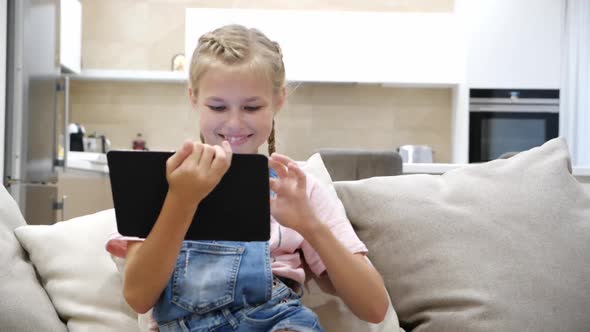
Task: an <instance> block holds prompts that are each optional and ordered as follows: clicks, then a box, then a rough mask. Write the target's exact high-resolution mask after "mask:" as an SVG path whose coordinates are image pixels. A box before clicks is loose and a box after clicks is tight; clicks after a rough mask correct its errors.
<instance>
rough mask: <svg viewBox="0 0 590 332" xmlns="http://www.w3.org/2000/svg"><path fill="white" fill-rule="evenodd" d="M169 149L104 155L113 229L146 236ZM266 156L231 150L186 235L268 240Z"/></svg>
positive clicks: (159, 200)
mask: <svg viewBox="0 0 590 332" xmlns="http://www.w3.org/2000/svg"><path fill="white" fill-rule="evenodd" d="M172 154H173V153H172V152H157V151H127V150H125V151H124V150H112V151H109V152H108V154H107V160H108V165H109V176H110V179H111V189H112V194H113V203H114V207H115V215H116V218H117V228H118V231H119V233H120V234H121V235H124V236H136V237H140V238H145V237H147V235H148V234H149V232H150V230H151V229H152V227H153V225H154V224H155V222H156V220H157V218H158V216H159V214H160V210H161V208H162V205H163V203H164V199H165V197H166V193H167V191H168V182H167V181H166V160H167V159H168V158H169V157H170V156H171V155H172ZM268 182H269V168H268V159H267V158H266V156H264V155H259V154H234V155H233V157H232V163H231V166H230V168H229V170H228V171H227V172H226V174H225V175H224V176H223V178H222V179H221V181H220V182H219V184H218V185H217V186H216V187H215V188H214V189H213V191H211V193H210V194H209V195H208V196H207V197H205V199H203V201H201V203H200V204H199V206H198V208H197V211H196V213H195V216H194V218H193V222H192V223H191V225H190V227H189V229H188V231H187V234H186V236H185V240H218V241H268V239H269V238H270V202H269V184H268Z"/></svg>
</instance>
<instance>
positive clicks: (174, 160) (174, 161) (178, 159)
mask: <svg viewBox="0 0 590 332" xmlns="http://www.w3.org/2000/svg"><path fill="white" fill-rule="evenodd" d="M191 152H193V144H192V143H191V141H189V140H186V141H184V143H183V144H182V146H181V147H180V149H179V150H178V151H176V152H175V153H174V154H173V155H172V156H170V158H168V160H166V167H167V168H168V169H169V170H171V171H172V170H175V169H177V168H178V166H180V164H182V162H183V161H184V160H185V159H186V158H187V157H188V156H189V155H190V154H191Z"/></svg>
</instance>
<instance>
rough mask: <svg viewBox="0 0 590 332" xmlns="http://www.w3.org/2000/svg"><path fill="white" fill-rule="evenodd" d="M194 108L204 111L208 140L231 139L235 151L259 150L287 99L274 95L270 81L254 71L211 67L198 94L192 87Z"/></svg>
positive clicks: (203, 129)
mask: <svg viewBox="0 0 590 332" xmlns="http://www.w3.org/2000/svg"><path fill="white" fill-rule="evenodd" d="M189 95H190V99H191V102H192V104H193V106H194V107H196V108H197V109H198V110H199V111H200V127H201V133H202V134H203V137H204V139H205V143H207V144H210V145H221V142H223V141H224V140H227V141H228V142H229V144H230V145H231V147H232V151H233V152H234V153H258V148H259V147H260V146H261V145H262V144H264V143H265V142H266V141H267V140H268V137H269V135H270V132H271V130H272V120H273V117H274V114H275V113H276V111H278V110H279V109H280V107H281V106H282V104H283V101H284V89H283V91H281V94H280V96H273V93H272V86H271V82H270V80H268V79H266V78H265V77H264V76H263V75H256V73H253V72H252V71H251V70H244V69H236V68H211V69H209V70H207V71H206V72H205V74H204V75H203V77H202V78H201V80H200V82H199V87H198V95H194V94H193V89H191V88H190V87H189Z"/></svg>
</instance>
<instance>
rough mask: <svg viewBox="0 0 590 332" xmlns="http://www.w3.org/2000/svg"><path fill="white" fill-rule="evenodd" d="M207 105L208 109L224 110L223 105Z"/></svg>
mask: <svg viewBox="0 0 590 332" xmlns="http://www.w3.org/2000/svg"><path fill="white" fill-rule="evenodd" d="M207 107H209V109H210V110H212V111H215V112H221V111H223V110H225V106H213V105H207Z"/></svg>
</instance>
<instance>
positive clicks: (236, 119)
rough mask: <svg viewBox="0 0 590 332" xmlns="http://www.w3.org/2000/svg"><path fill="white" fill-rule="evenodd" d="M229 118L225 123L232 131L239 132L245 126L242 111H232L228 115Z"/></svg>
mask: <svg viewBox="0 0 590 332" xmlns="http://www.w3.org/2000/svg"><path fill="white" fill-rule="evenodd" d="M227 114H228V117H227V119H226V121H225V124H226V125H227V127H229V128H230V129H231V130H232V131H234V130H235V131H238V130H240V129H242V126H243V121H242V120H243V119H242V114H241V112H240V110H235V109H234V110H231V111H230V112H228V113H227Z"/></svg>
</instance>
